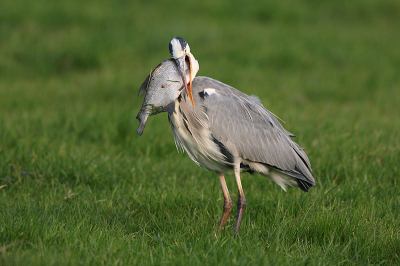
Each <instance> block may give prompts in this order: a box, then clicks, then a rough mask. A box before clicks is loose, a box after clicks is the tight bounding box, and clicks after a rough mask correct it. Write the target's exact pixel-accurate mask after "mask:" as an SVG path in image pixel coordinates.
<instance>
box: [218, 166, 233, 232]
mask: <svg viewBox="0 0 400 266" xmlns="http://www.w3.org/2000/svg"><path fill="white" fill-rule="evenodd" d="M218 177H219V182H220V183H221V188H222V193H224V211H223V212H222V217H221V222H220V223H219V230H220V232H221V230H222V228H224V226H225V223H226V220H227V219H228V217H229V215H230V214H231V210H232V200H231V196H230V195H229V190H228V187H227V185H226V182H225V177H224V174H222V173H220V174H218Z"/></svg>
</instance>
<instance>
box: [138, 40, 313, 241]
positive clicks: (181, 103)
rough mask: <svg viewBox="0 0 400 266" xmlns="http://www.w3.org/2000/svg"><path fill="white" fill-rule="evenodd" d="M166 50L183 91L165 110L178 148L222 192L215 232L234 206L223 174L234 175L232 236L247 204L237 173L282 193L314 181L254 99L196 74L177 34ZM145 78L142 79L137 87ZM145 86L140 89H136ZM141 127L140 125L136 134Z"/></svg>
mask: <svg viewBox="0 0 400 266" xmlns="http://www.w3.org/2000/svg"><path fill="white" fill-rule="evenodd" d="M170 52H171V56H172V58H174V59H175V60H176V63H177V66H178V69H179V73H180V76H181V77H182V80H183V82H184V86H183V87H184V88H185V90H183V89H182V93H180V94H179V96H178V97H177V98H176V100H174V101H173V102H172V103H171V104H169V105H168V107H167V108H166V109H165V110H166V111H167V112H168V119H169V122H170V125H171V128H172V132H173V135H174V138H175V143H176V145H177V147H178V149H179V147H181V148H182V149H183V150H185V151H186V152H187V154H188V155H189V156H190V158H191V159H192V160H193V161H194V162H195V163H196V164H198V165H199V166H201V167H203V168H205V169H208V170H210V171H213V172H215V173H217V174H218V177H219V181H220V184H221V188H222V192H223V195H224V205H223V212H222V217H221V220H220V223H219V228H220V230H221V229H222V228H223V227H224V226H225V223H226V221H227V219H228V217H229V215H230V213H231V210H232V206H233V204H232V199H231V197H230V194H229V190H228V187H227V184H226V181H225V176H224V174H226V173H232V172H233V173H234V176H235V180H236V185H237V188H238V202H237V209H238V212H237V219H236V225H235V234H236V236H237V234H238V232H239V228H240V225H241V222H242V216H243V212H244V210H245V207H246V198H245V195H244V192H243V188H242V184H241V179H240V173H241V172H252V173H253V172H257V173H260V174H262V175H264V176H266V177H268V178H270V179H272V180H273V181H274V182H275V183H277V184H278V185H279V186H281V187H282V189H283V190H285V191H286V185H289V186H293V187H299V188H300V189H302V190H303V191H305V192H307V191H308V189H309V188H310V187H311V186H314V185H315V180H314V178H313V176H312V174H311V164H310V161H309V159H308V157H307V155H306V153H305V152H304V149H303V148H302V147H300V146H299V145H298V144H297V143H296V142H294V141H293V140H292V138H293V137H294V135H293V134H291V133H290V132H288V131H287V130H285V129H284V128H283V126H282V125H281V124H280V123H279V121H278V120H277V119H276V117H275V116H274V115H273V114H272V113H271V112H270V111H268V110H267V109H266V108H265V107H264V106H263V105H262V104H261V102H260V100H259V99H258V98H257V97H255V96H248V95H246V94H244V93H242V92H241V91H239V90H237V89H235V88H233V87H231V86H229V85H226V84H224V83H222V82H220V81H217V80H215V79H212V78H208V77H195V75H196V73H197V71H198V69H199V67H198V63H197V61H196V60H195V59H194V56H193V55H192V54H191V52H190V48H189V45H188V44H187V42H186V41H184V40H183V39H182V38H174V39H173V40H172V41H171V42H170ZM160 65H161V64H160ZM147 82H148V80H147V79H146V81H145V82H144V85H142V87H143V86H145V85H146V84H147ZM146 88H147V87H146ZM146 88H141V92H143V91H144V90H145V89H146ZM184 92H185V93H184ZM186 92H187V93H186ZM139 115H140V116H143V117H145V118H143V119H142V118H140V117H139ZM147 116H148V114H141V113H140V112H139V114H138V117H139V118H138V119H139V120H140V119H142V120H143V121H145V120H146V119H147ZM143 127H144V124H143V125H142V123H141V131H140V130H139V129H138V132H140V133H139V134H141V132H142V131H143Z"/></svg>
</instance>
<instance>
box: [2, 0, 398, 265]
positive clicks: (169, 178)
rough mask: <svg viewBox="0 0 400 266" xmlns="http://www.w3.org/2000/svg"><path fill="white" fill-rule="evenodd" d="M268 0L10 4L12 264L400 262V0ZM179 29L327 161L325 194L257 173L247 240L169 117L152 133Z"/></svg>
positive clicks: (6, 168) (7, 224)
mask: <svg viewBox="0 0 400 266" xmlns="http://www.w3.org/2000/svg"><path fill="white" fill-rule="evenodd" d="M263 2H264V1H263ZM263 2H261V1H250V2H246V4H244V2H242V1H228V0H225V1H210V0H204V1H198V3H192V2H191V1H179V2H178V1H177V2H170V1H165V2H158V1H157V2H155V1H114V0H113V1H111V0H109V1H91V0H83V1H64V2H62V1H45V0H37V1H35V2H34V3H33V2H32V3H30V2H27V1H2V2H1V3H0V36H1V37H0V265H28V264H29V265H40V264H42V265H138V264H155V265H161V264H163V265H164V264H173V265H179V264H180V265H191V264H193V265H200V264H202V265H204V264H207V265H224V264H225V265H244V264H248V265H253V264H256V265H265V264H271V265H279V264H284V265H356V264H358V265H366V264H382V265H398V264H399V263H400V259H399V256H400V231H399V228H400V185H399V181H398V180H399V175H400V167H399V162H400V120H399V114H400V107H399V106H400V49H399V43H400V34H399V27H400V4H399V2H398V1H395V0H385V1H372V0H367V1H361V0H355V1H305V0H303V1H289V0H285V1H280V2H271V1H268V2H267V1H265V2H266V3H263ZM174 36H181V37H183V38H185V39H186V40H187V41H188V42H189V44H190V46H191V51H192V52H193V54H194V55H195V56H196V59H198V60H199V63H200V71H199V73H198V74H199V75H203V76H210V77H213V78H216V79H218V80H221V81H223V82H225V83H228V84H230V85H232V86H234V87H236V88H238V89H240V90H241V91H243V92H245V93H247V94H256V95H258V96H259V97H260V99H261V100H262V102H263V104H264V105H265V106H266V107H267V108H268V109H269V110H271V111H272V112H273V113H275V114H277V115H278V116H279V117H281V118H282V119H283V120H285V121H286V124H285V125H284V126H285V127H286V128H287V129H288V130H289V131H291V132H293V133H294V134H296V135H297V136H298V137H297V142H298V143H299V144H300V145H301V146H304V147H306V148H307V153H308V155H309V158H310V160H311V163H312V166H313V170H314V172H313V174H314V176H315V179H316V181H317V186H316V187H314V188H312V189H311V190H310V191H309V193H303V192H302V191H300V190H299V189H295V188H289V189H288V192H287V193H285V192H283V191H282V190H281V189H280V187H278V186H277V185H275V184H273V183H272V182H271V181H269V180H266V179H265V178H264V177H262V176H260V175H254V176H251V175H243V178H242V179H243V181H242V182H243V187H244V192H245V194H246V198H247V203H248V207H247V209H246V211H245V215H244V219H243V223H242V228H241V231H240V236H239V238H238V239H235V237H234V233H233V228H234V223H235V215H236V212H235V211H234V212H233V213H232V217H231V218H230V219H229V220H228V224H227V228H226V230H224V231H223V232H222V235H221V236H218V235H217V226H218V223H219V219H220V215H221V212H222V204H223V196H222V192H221V189H220V186H219V182H218V178H217V175H216V174H214V173H211V172H207V171H205V170H203V169H201V168H199V167H197V166H196V165H195V164H194V163H193V162H192V161H191V160H190V159H189V157H188V156H187V155H186V154H179V153H177V151H176V148H175V145H174V141H173V136H172V132H171V130H170V128H169V124H168V121H167V116H166V114H160V115H157V116H154V117H151V118H150V119H149V120H148V123H147V125H146V128H145V130H144V134H143V136H142V137H139V136H138V135H137V133H136V129H137V126H138V121H136V119H135V116H136V114H137V112H138V110H139V108H140V105H141V101H142V99H143V98H142V97H137V92H138V89H139V87H140V85H141V83H142V81H143V80H144V79H145V77H146V76H147V75H148V73H149V71H150V69H151V68H154V67H155V66H156V65H157V64H158V63H159V62H161V61H162V60H163V59H165V58H167V57H168V56H169V53H168V42H169V41H170V40H171V39H172V38H173V37H174ZM227 182H228V186H229V188H230V190H231V195H232V197H233V199H234V200H236V198H237V192H236V189H235V182H234V178H233V176H231V175H230V176H227Z"/></svg>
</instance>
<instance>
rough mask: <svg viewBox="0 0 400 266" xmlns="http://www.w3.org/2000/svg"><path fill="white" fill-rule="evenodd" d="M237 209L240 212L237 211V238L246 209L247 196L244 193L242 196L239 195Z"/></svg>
mask: <svg viewBox="0 0 400 266" xmlns="http://www.w3.org/2000/svg"><path fill="white" fill-rule="evenodd" d="M237 209H238V213H237V219H236V226H235V235H236V238H237V236H238V234H239V228H240V225H241V224H242V217H243V213H244V210H245V209H246V198H245V197H244V194H243V196H242V197H240V196H239V199H238V203H237Z"/></svg>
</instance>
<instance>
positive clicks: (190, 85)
mask: <svg viewBox="0 0 400 266" xmlns="http://www.w3.org/2000/svg"><path fill="white" fill-rule="evenodd" d="M186 58H187V59H189V60H188V62H189V63H188V66H189V79H190V80H189V82H188V84H187V92H188V94H189V97H190V100H191V101H192V105H193V109H194V102H193V95H192V81H193V79H194V77H192V61H191V59H190V57H189V56H186Z"/></svg>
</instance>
